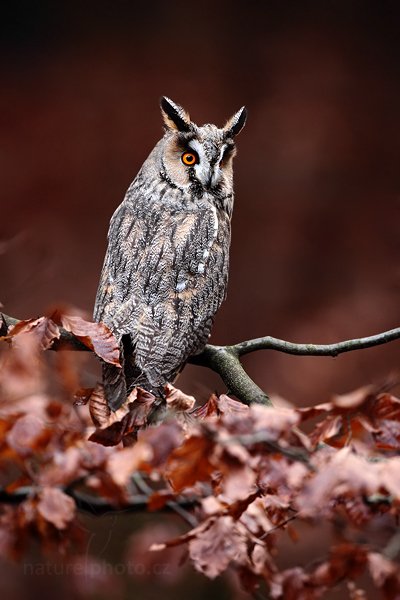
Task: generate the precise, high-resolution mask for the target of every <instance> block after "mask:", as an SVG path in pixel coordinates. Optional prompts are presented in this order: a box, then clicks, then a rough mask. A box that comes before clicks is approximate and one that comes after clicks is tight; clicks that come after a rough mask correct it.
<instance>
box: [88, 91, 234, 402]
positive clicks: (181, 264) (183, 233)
mask: <svg viewBox="0 0 400 600" xmlns="http://www.w3.org/2000/svg"><path fill="white" fill-rule="evenodd" d="M161 109H162V114H163V118H164V122H165V125H166V131H165V135H164V137H163V138H162V139H161V140H160V141H159V142H158V144H157V145H156V146H155V148H154V149H153V151H152V152H151V154H150V156H149V157H148V158H147V160H146V161H145V163H144V164H143V166H142V168H141V169H140V171H139V173H138V175H137V176H136V178H135V180H134V181H133V183H132V184H131V185H130V187H129V189H128V191H127V193H126V196H125V198H124V200H123V202H122V203H121V204H120V206H119V207H118V208H117V210H116V211H115V213H114V215H113V217H112V219H111V223H110V229H109V233H108V249H107V253H106V256H105V260H104V265H103V270H102V274H101V279H100V283H99V288H98V291H97V297H96V304H95V309H94V318H95V320H96V321H103V322H104V323H105V324H106V325H108V327H110V329H111V330H112V331H113V333H114V334H115V336H116V338H117V340H118V342H119V343H120V345H121V355H122V364H123V369H122V370H121V369H118V368H116V367H114V366H112V365H108V364H103V381H104V385H105V390H106V396H107V399H108V402H109V404H110V406H111V408H112V409H113V410H116V409H117V408H118V407H119V406H120V405H121V404H122V403H123V401H124V400H125V398H126V395H127V393H129V392H130V391H131V389H132V388H133V387H134V386H136V385H140V386H141V387H144V388H145V389H147V390H149V391H152V392H153V393H155V394H157V395H162V390H163V387H164V385H165V384H166V383H167V382H172V381H173V380H174V379H175V378H176V376H177V374H178V373H179V371H180V370H181V369H182V368H183V366H184V364H185V362H186V361H187V359H188V358H189V356H191V355H193V354H196V353H198V352H200V351H201V350H202V348H203V347H204V345H205V344H206V342H207V340H208V337H209V335H210V331H211V326H212V324H213V320H214V316H215V313H216V312H217V310H218V308H219V306H220V304H221V302H222V300H223V299H224V298H225V295H226V287H227V281H228V263H229V245H230V237H231V234H230V220H231V215H232V208H233V188H232V159H233V156H234V154H235V144H234V137H235V135H236V134H237V133H239V131H240V130H241V129H242V127H243V126H244V124H245V120H246V110H245V108H242V109H240V110H239V111H238V112H237V113H236V114H235V115H234V116H233V117H232V118H231V119H230V120H229V121H228V123H227V124H226V125H225V127H223V128H222V129H219V128H218V127H216V126H215V125H204V126H202V127H198V126H197V125H195V124H194V123H192V122H191V121H190V118H189V115H188V114H187V113H186V112H185V111H184V110H183V108H181V107H180V106H179V105H177V104H175V103H174V102H172V101H171V100H169V99H167V98H162V100H161ZM194 160H195V162H194V163H193V161H194ZM184 161H186V163H185V162H184ZM190 161H192V164H187V163H190Z"/></svg>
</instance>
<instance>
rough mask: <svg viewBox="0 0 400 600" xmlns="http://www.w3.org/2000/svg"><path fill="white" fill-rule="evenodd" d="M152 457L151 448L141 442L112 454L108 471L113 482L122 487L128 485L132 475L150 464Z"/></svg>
mask: <svg viewBox="0 0 400 600" xmlns="http://www.w3.org/2000/svg"><path fill="white" fill-rule="evenodd" d="M152 457H153V453H152V449H151V446H149V444H146V443H145V442H143V441H139V442H137V443H136V444H135V445H134V446H132V447H131V448H124V449H123V450H120V451H119V452H115V453H114V454H111V455H110V456H109V458H108V460H107V463H106V470H107V472H108V473H109V474H110V476H111V478H112V479H113V481H114V482H115V483H116V484H117V485H119V486H121V487H122V486H125V485H127V483H128V482H129V481H130V479H131V477H132V474H133V473H134V472H135V471H138V470H139V469H140V468H142V466H143V465H144V464H146V463H148V462H150V461H151V459H152Z"/></svg>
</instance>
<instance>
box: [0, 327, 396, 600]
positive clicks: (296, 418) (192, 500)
mask: <svg viewBox="0 0 400 600" xmlns="http://www.w3.org/2000/svg"><path fill="white" fill-rule="evenodd" d="M54 320H55V321H57V323H55V321H54ZM59 326H63V327H65V328H67V329H68V330H69V331H71V332H72V333H74V335H76V336H77V337H78V338H79V339H80V340H81V341H82V343H84V344H87V345H88V346H89V347H91V348H93V349H94V351H95V352H96V353H97V355H98V356H100V357H101V358H102V359H103V360H109V361H110V362H114V364H117V357H116V353H115V349H116V342H115V340H114V339H113V338H112V336H111V337H110V335H109V333H108V332H107V331H106V330H105V329H104V328H102V326H97V325H95V324H91V323H87V322H85V321H84V320H83V319H81V318H80V317H65V316H61V315H58V316H57V315H52V318H49V317H42V318H40V319H35V320H29V321H24V322H22V323H21V324H19V325H17V326H16V327H14V328H13V329H12V330H11V331H10V332H9V334H8V335H7V336H6V338H5V339H6V341H11V350H10V351H7V352H4V353H3V355H1V356H0V360H1V369H0V477H1V482H2V483H1V485H2V491H1V493H2V495H3V499H4V501H5V503H4V504H3V506H2V509H1V512H0V551H1V553H2V554H3V555H5V556H8V557H10V558H14V559H17V558H20V557H21V556H23V553H24V552H25V551H26V549H27V548H28V546H29V543H30V541H31V540H33V539H35V540H39V541H40V544H41V546H42V548H43V550H44V551H46V552H47V551H49V549H51V550H54V549H55V548H57V549H60V550H61V551H62V552H64V553H65V552H68V550H71V549H72V548H76V547H77V546H78V547H79V544H80V543H81V542H82V535H83V534H82V529H81V528H80V527H79V524H78V523H79V516H78V511H77V504H76V503H77V502H78V501H79V496H78V495H79V494H80V493H82V492H83V493H84V494H86V495H87V494H90V498H92V499H93V502H96V500H97V501H105V500H106V501H107V503H108V504H107V507H108V508H107V510H109V509H110V508H112V506H115V507H123V506H125V505H129V504H130V503H131V502H132V498H135V497H136V496H137V495H139V496H140V497H141V498H142V499H143V497H144V498H145V499H147V504H148V509H149V510H158V509H160V508H164V507H166V506H167V507H169V508H172V509H173V508H174V506H175V507H176V506H178V505H179V503H181V504H183V503H184V504H183V505H184V507H185V510H186V511H187V512H186V513H182V507H181V509H180V511H178V512H179V514H183V516H185V514H186V518H187V514H188V512H190V515H189V516H190V519H193V517H194V515H195V517H196V520H197V525H195V526H191V528H190V529H189V530H188V531H187V532H186V533H184V534H183V535H179V534H178V533H177V532H175V531H174V532H171V531H170V530H168V531H167V530H166V529H162V530H159V531H158V534H157V536H156V537H157V539H155V533H154V530H149V531H148V532H147V533H146V532H142V534H140V536H137V537H136V543H138V542H139V541H140V540H142V541H140V545H139V547H140V550H138V549H137V548H135V539H134V538H133V541H132V549H131V550H130V552H129V555H130V557H131V558H132V557H133V558H134V560H137V552H139V551H140V553H141V555H143V553H144V552H145V549H144V545H143V544H145V545H146V547H147V548H148V547H150V546H151V545H152V544H153V550H154V551H155V550H157V551H161V552H169V548H174V549H175V552H176V553H177V554H175V555H174V556H175V558H174V561H175V562H174V566H173V567H171V573H173V578H176V577H177V576H178V575H177V573H178V571H179V566H178V563H177V561H176V557H177V556H178V555H179V556H181V552H183V551H185V550H186V552H187V554H188V556H189V557H190V560H191V561H192V563H193V565H194V566H195V568H196V569H197V570H198V571H200V572H201V573H204V574H205V575H206V576H208V577H211V578H214V577H216V576H218V575H220V574H221V573H223V572H224V571H226V570H227V569H228V568H233V569H235V570H236V572H237V573H238V575H239V577H240V579H241V581H242V583H243V585H244V586H245V587H247V588H248V589H251V590H253V591H255V590H257V588H258V587H259V586H260V585H261V583H262V584H263V585H266V586H267V588H268V590H269V595H270V597H271V598H275V599H277V600H279V599H282V600H286V599H292V598H293V599H296V600H297V599H316V598H321V597H323V595H324V594H325V592H326V591H327V590H329V588H333V587H335V586H337V585H338V584H339V583H340V582H346V585H347V590H348V594H349V596H350V597H351V598H353V599H354V600H363V599H364V598H366V596H365V593H364V591H363V589H362V587H360V585H359V581H358V579H359V578H360V577H361V576H365V574H367V575H368V576H369V578H370V579H371V581H372V582H373V583H374V585H375V587H376V589H377V590H379V592H377V593H379V594H381V597H382V598H384V599H388V600H394V599H397V598H399V597H400V575H399V568H398V564H396V562H395V557H396V555H398V554H399V552H400V542H399V538H398V533H397V522H398V519H399V517H400V477H399V473H400V456H399V450H400V447H399V444H400V400H399V399H398V398H396V397H395V396H393V395H391V394H389V393H387V392H386V391H382V390H378V389H375V388H373V387H371V386H370V387H367V388H362V389H360V390H356V391H355V392H354V393H352V394H348V395H346V396H339V397H335V398H333V399H332V401H330V402H326V403H324V404H320V405H317V406H314V407H310V408H302V409H291V408H267V407H264V406H260V405H256V406H251V407H247V406H244V405H243V404H241V403H240V402H238V401H236V400H234V399H232V398H229V397H228V396H226V395H222V396H220V397H217V396H216V395H213V396H211V397H210V399H209V400H208V402H207V403H206V404H205V405H204V406H202V407H199V408H195V409H194V408H193V404H194V399H193V398H191V397H190V396H187V395H185V394H184V393H182V392H181V391H180V390H178V389H177V388H174V387H173V386H167V388H166V390H165V395H166V402H165V403H164V405H163V404H162V403H161V402H160V400H159V399H157V398H156V397H155V396H153V395H152V394H150V393H149V392H146V391H145V390H142V389H140V388H136V389H134V390H133V391H132V393H131V394H130V396H129V397H128V398H127V401H126V403H125V404H124V405H123V406H122V407H121V408H120V409H119V410H118V411H116V412H112V411H110V409H109V407H108V405H107V402H106V400H105V397H104V393H103V389H102V387H101V386H100V385H98V386H97V387H96V388H94V389H87V388H86V389H81V390H80V391H79V392H78V393H77V394H76V396H75V404H74V398H73V392H72V388H73V384H74V382H75V381H79V373H78V372H75V371H74V369H76V367H75V365H74V363H73V361H70V362H69V363H68V364H67V365H66V364H63V360H64V359H63V354H64V353H60V356H58V355H57V358H58V361H59V362H58V363H57V367H56V373H54V361H53V366H51V364H50V363H49V362H48V361H46V353H44V352H42V350H44V349H46V348H49V347H51V345H52V343H53V342H54V340H56V339H58V337H59ZM7 350H8V349H7ZM65 360H67V359H65ZM63 373H64V375H63ZM65 374H67V375H65ZM68 398H69V399H68ZM311 419H313V420H315V423H314V427H313V429H312V431H311V433H310V434H306V433H305V431H303V430H302V429H301V428H302V426H303V423H304V422H306V421H309V420H311ZM307 425H308V423H307ZM107 446H110V447H107ZM139 471H140V473H141V475H140V476H139V474H138V472H139ZM135 474H136V475H135ZM27 489H28V493H27V494H26V493H25V492H24V491H23V490H27ZM18 494H20V495H21V496H20V502H19V503H18V502H17V501H16V498H18V496H16V495H18ZM24 494H25V495H24ZM7 495H8V496H7ZM7 500H10V501H11V500H12V501H13V502H14V504H13V505H11V504H10V505H7ZM109 505H111V507H110V506H109ZM176 510H178V509H176ZM190 522H191V521H190ZM323 522H328V523H332V524H336V525H337V524H338V523H340V534H337V536H336V539H335V542H334V543H333V541H332V539H330V538H329V536H327V539H326V552H325V555H324V556H322V557H321V556H320V557H316V560H315V561H314V562H311V563H308V564H307V566H303V564H302V560H301V557H300V558H299V561H298V564H293V565H291V566H290V567H289V568H286V569H282V568H279V564H280V557H279V553H280V546H279V542H280V540H281V539H282V538H283V537H287V538H290V539H291V540H293V542H294V543H295V542H296V541H297V540H298V539H301V536H302V529H301V527H299V524H305V523H308V524H309V526H310V527H312V526H313V525H315V526H316V527H319V526H320V524H321V523H323ZM382 524H384V527H383V526H382ZM160 531H161V534H160ZM377 531H380V534H379V535H377ZM382 531H384V532H385V535H383V533H382ZM159 534H160V535H161V536H163V537H164V539H163V540H160V539H159ZM168 538H169V539H168ZM143 540H145V542H144V541H143ZM154 542H157V543H156V544H155V543H154ZM180 546H182V549H181V548H179V547H180ZM156 556H157V555H156V554H155V553H154V552H148V553H147V554H146V561H147V562H148V564H149V565H151V564H152V561H157V559H156V558H155V557H156ZM93 560H94V559H93ZM127 560H129V558H127ZM167 580H168V577H166V581H167ZM102 583H104V585H110V586H111V585H112V581H111V580H108V579H107V580H104V581H103V580H102V579H101V577H100V579H99V580H97V579H93V581H92V582H91V583H90V586H91V587H92V588H93V590H96V589H97V586H98V585H100V586H101V585H102ZM81 584H82V581H81V582H80V583H79V582H77V586H79V585H81Z"/></svg>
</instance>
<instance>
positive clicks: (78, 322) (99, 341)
mask: <svg viewBox="0 0 400 600" xmlns="http://www.w3.org/2000/svg"><path fill="white" fill-rule="evenodd" d="M59 319H60V324H61V325H62V327H64V329H66V330H67V331H69V332H70V333H72V334H73V335H74V336H75V337H76V338H78V340H79V341H80V342H82V344H84V345H85V346H87V348H89V349H90V350H93V352H94V353H95V354H97V356H98V357H100V358H101V359H102V360H104V361H105V362H108V363H111V364H112V365H115V366H116V367H120V366H121V364H120V360H119V359H120V352H119V345H118V342H117V340H116V339H115V337H114V334H113V333H112V331H111V330H110V329H109V328H108V327H107V325H105V324H104V323H93V322H92V321H85V320H84V319H82V317H78V316H69V315H63V314H61V315H59Z"/></svg>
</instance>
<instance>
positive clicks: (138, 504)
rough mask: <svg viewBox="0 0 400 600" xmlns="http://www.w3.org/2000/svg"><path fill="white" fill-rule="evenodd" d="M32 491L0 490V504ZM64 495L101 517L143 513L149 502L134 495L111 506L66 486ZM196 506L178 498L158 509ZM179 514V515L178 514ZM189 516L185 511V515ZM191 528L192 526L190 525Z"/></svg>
mask: <svg viewBox="0 0 400 600" xmlns="http://www.w3.org/2000/svg"><path fill="white" fill-rule="evenodd" d="M33 491H34V489H33V487H30V486H27V487H21V488H19V489H17V490H15V491H13V492H7V491H6V490H4V489H1V488H0V503H1V504H10V505H18V504H21V502H24V500H27V498H29V497H30V496H32V493H33ZM62 491H63V492H64V493H65V494H67V495H68V496H70V497H71V498H72V499H73V500H74V501H75V503H76V506H77V508H78V509H79V510H81V511H83V512H87V513H89V514H92V515H95V516H101V515H104V514H107V513H114V512H117V511H120V512H143V511H144V510H147V503H148V500H149V497H150V496H149V494H136V495H135V496H133V497H132V498H130V499H129V502H127V503H126V504H121V505H117V504H112V503H111V502H108V501H107V500H104V499H103V498H100V497H98V496H93V495H91V494H87V493H85V492H81V491H78V490H76V489H74V488H73V487H71V486H68V487H66V488H64V489H63V490H62ZM196 504H197V499H195V498H193V499H192V498H183V497H182V498H179V499H175V500H174V501H173V502H167V503H166V504H165V506H164V507H163V508H162V509H160V510H162V511H167V512H178V511H177V507H179V508H180V509H181V511H183V510H184V508H193V507H194V506H195V505H196ZM178 514H181V513H178ZM187 514H190V513H187V511H185V515H187ZM191 525H192V526H193V524H191Z"/></svg>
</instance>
